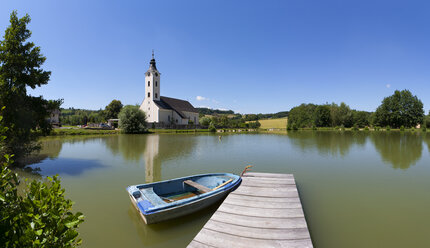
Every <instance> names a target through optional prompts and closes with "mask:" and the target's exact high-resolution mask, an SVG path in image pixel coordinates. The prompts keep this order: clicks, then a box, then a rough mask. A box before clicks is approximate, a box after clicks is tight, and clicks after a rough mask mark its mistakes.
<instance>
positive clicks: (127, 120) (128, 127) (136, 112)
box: [118, 105, 146, 133]
mask: <svg viewBox="0 0 430 248" xmlns="http://www.w3.org/2000/svg"><path fill="white" fill-rule="evenodd" d="M118 118H119V127H120V128H121V131H122V132H124V133H144V132H145V131H146V116H145V112H143V111H142V110H140V109H139V107H138V106H133V105H127V106H125V107H124V108H122V110H121V112H119V115H118Z"/></svg>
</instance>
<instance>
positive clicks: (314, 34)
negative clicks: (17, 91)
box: [0, 0, 430, 113]
mask: <svg viewBox="0 0 430 248" xmlns="http://www.w3.org/2000/svg"><path fill="white" fill-rule="evenodd" d="M13 10H17V11H18V16H19V17H22V16H23V15H25V14H26V13H28V14H29V15H30V17H31V19H32V21H31V23H30V24H29V25H28V28H29V29H30V30H31V31H32V37H31V39H30V40H31V41H33V42H34V43H35V44H36V45H37V46H40V47H41V51H42V53H43V55H44V56H46V58H47V60H46V62H45V64H44V65H43V68H44V69H45V70H48V71H51V72H52V75H51V80H50V82H49V83H48V84H47V85H44V86H42V87H40V88H37V89H36V90H31V89H30V90H29V93H30V94H31V95H34V96H39V95H43V96H44V98H46V99H59V98H62V99H64V103H63V105H62V107H64V108H69V107H74V108H84V109H100V108H104V107H105V106H106V105H108V104H109V103H110V102H111V101H112V100H113V99H118V100H120V101H121V102H122V103H123V104H140V103H141V102H142V101H143V99H144V96H145V84H144V83H145V82H144V73H145V72H146V70H147V69H148V67H149V61H150V59H151V53H152V49H154V51H155V59H156V61H157V68H158V70H159V71H160V73H161V79H160V87H161V88H160V89H161V95H163V96H168V97H173V98H179V99H184V100H188V101H190V102H191V103H192V104H193V105H194V106H195V107H202V106H204V107H210V108H215V109H232V110H234V111H235V112H239V113H274V112H279V111H287V110H290V109H291V108H292V107H294V106H297V105H300V104H301V103H315V104H324V103H332V102H335V103H340V102H345V103H346V104H348V105H349V106H350V107H351V108H353V109H358V110H366V111H374V110H375V109H376V108H377V107H378V106H379V105H380V104H381V101H382V100H383V98H384V97H387V96H390V95H392V94H393V92H394V91H395V90H403V89H409V90H410V91H411V92H412V94H414V95H416V96H417V97H418V98H419V99H421V100H422V102H423V103H424V109H425V111H426V113H427V112H428V111H429V109H430V31H429V27H430V15H429V12H430V2H428V1H394V0H389V1H377V0H372V1H367V0H360V1H342V0H338V1H332V0H324V1H320V0H315V1H309V0H283V1H272V0H267V1H250V0H247V1H197V0H196V1H187V0H183V1H164V0H161V1H154V0H153V1H142V0H139V1H131V0H130V1H106V0H105V1H88V0H85V1H80V0H74V1H58V0H57V1H48V0H42V1H30V0H29V1H22V0H13V1H12V0H2V4H1V8H0V32H1V39H3V36H4V30H5V29H6V27H7V26H9V16H10V13H11V12H12V11H13Z"/></svg>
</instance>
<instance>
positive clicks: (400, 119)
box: [374, 90, 424, 128]
mask: <svg viewBox="0 0 430 248" xmlns="http://www.w3.org/2000/svg"><path fill="white" fill-rule="evenodd" d="M423 121H424V109H423V103H422V102H421V100H419V99H418V97H417V96H413V95H412V93H411V92H410V91H409V90H402V91H398V90H396V91H395V92H394V94H393V95H392V96H389V97H385V98H384V100H382V104H381V105H380V106H379V107H378V108H377V109H376V111H375V115H374V122H375V123H374V124H376V125H378V126H387V125H389V126H391V127H394V128H399V127H401V126H405V127H407V128H409V127H414V126H416V125H417V124H421V123H423Z"/></svg>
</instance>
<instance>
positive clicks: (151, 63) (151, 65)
mask: <svg viewBox="0 0 430 248" xmlns="http://www.w3.org/2000/svg"><path fill="white" fill-rule="evenodd" d="M149 70H155V71H156V70H157V66H156V65H155V59H154V49H152V59H151V62H149Z"/></svg>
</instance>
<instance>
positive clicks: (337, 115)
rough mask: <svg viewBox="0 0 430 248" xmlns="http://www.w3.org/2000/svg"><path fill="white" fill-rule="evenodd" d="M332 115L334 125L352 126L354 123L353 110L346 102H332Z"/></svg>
mask: <svg viewBox="0 0 430 248" xmlns="http://www.w3.org/2000/svg"><path fill="white" fill-rule="evenodd" d="M330 115H331V121H332V126H333V127H336V126H344V127H352V125H353V116H352V110H351V109H350V108H349V106H348V105H346V104H345V103H344V102H342V103H340V105H337V104H335V103H332V104H331V105H330Z"/></svg>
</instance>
